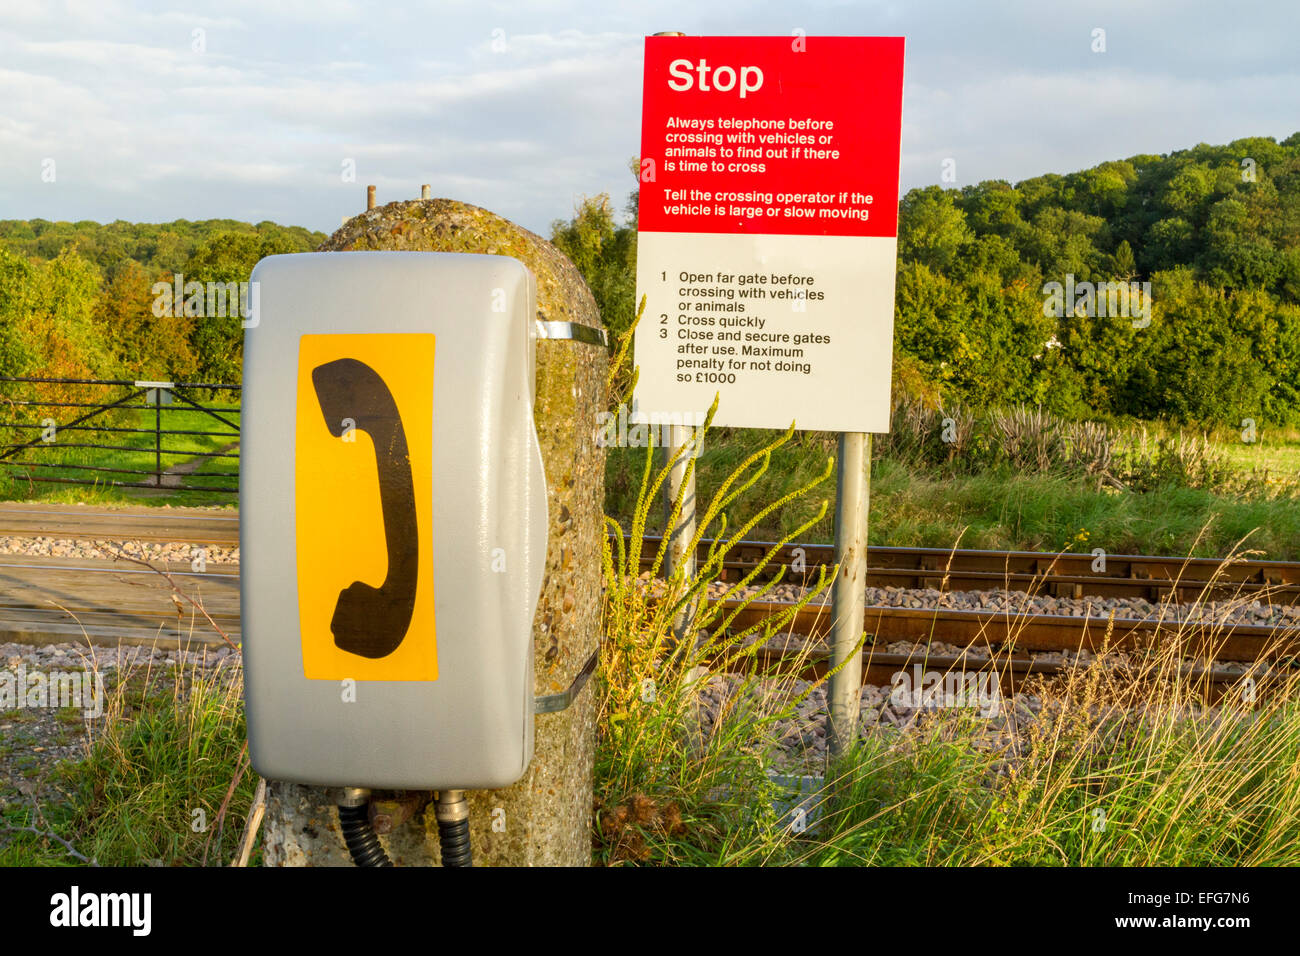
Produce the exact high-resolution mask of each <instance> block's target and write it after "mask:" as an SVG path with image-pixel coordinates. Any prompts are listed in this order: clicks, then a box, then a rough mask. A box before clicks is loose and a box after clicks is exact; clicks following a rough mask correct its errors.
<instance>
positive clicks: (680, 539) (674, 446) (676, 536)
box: [655, 30, 702, 639]
mask: <svg viewBox="0 0 1300 956" xmlns="http://www.w3.org/2000/svg"><path fill="white" fill-rule="evenodd" d="M655 36H657V37H681V36H686V34H685V33H682V32H681V31H679V30H663V31H661V32H659V33H656V34H655ZM664 432H666V434H667V440H666V441H665V443H664V463H665V464H667V463H668V462H669V461H671V460H672V457H673V455H675V454H677V450H678V449H679V448H681V447H682V446H684V445H685V444H686V443H687V442H688V441H690V440H691V437H692V434H693V432H694V429H692V428H691V427H690V426H688V425H669V426H666V428H665V429H664ZM701 437H702V436H697V437H696V440H697V441H698V440H699V439H700V438H701ZM699 453H700V449H699V446H698V445H697V446H696V447H694V448H693V449H691V455H683V456H682V457H681V459H680V460H679V461H678V463H677V465H676V466H675V467H674V468H673V469H672V471H671V472H669V474H668V481H667V482H666V483H665V486H664V536H665V537H667V538H668V551H667V553H666V554H665V555H664V577H665V578H670V577H672V576H673V573H674V572H675V571H677V570H679V569H680V570H681V571H682V578H683V580H685V581H687V582H689V581H690V580H691V578H693V577H695V549H694V548H693V547H691V541H692V539H693V538H694V537H695V471H694V469H692V470H691V472H690V474H689V475H688V474H687V472H686V466H687V464H688V463H689V462H690V460H691V456H692V455H695V456H698V455H699ZM678 495H681V496H682V511H681V514H680V515H679V516H678V521H677V524H676V526H674V527H671V528H670V527H669V526H668V522H669V520H670V519H671V517H672V513H673V504H674V503H675V502H676V501H677V497H678ZM694 617H695V614H694V607H687V608H684V609H683V610H682V612H681V613H680V614H678V615H677V617H676V618H674V620H673V634H674V635H676V636H677V637H678V638H679V639H680V638H682V637H684V636H686V630H687V625H688V624H689V623H690V621H691V620H692V619H693V618H694Z"/></svg>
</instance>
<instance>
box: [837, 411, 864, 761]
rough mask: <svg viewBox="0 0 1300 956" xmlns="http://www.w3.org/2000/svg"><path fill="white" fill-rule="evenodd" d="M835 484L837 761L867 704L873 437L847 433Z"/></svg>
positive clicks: (849, 743) (842, 438)
mask: <svg viewBox="0 0 1300 956" xmlns="http://www.w3.org/2000/svg"><path fill="white" fill-rule="evenodd" d="M837 465H838V467H837V474H836V479H835V560H836V562H837V563H838V564H839V572H838V573H837V574H836V575H835V583H834V585H833V586H832V592H831V667H839V665H840V664H841V663H843V664H844V666H843V668H842V669H840V670H839V671H838V672H837V673H835V674H834V675H833V676H832V677H831V679H830V681H829V682H828V686H827V688H826V703H827V707H828V709H829V712H830V721H829V726H828V727H827V730H826V743H827V747H828V750H829V753H830V756H831V757H832V758H834V757H838V756H840V755H841V754H843V753H844V752H845V751H846V750H848V749H849V747H851V746H852V744H853V741H854V739H855V738H856V737H857V733H858V708H859V706H860V704H861V702H862V649H861V647H859V643H860V642H861V640H862V626H863V622H864V619H865V617H866V599H867V515H868V505H869V503H870V500H871V436H870V435H868V434H866V433H864V432H841V433H840V438H839V461H838V463H837Z"/></svg>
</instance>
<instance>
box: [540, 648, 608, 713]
mask: <svg viewBox="0 0 1300 956" xmlns="http://www.w3.org/2000/svg"><path fill="white" fill-rule="evenodd" d="M599 659H600V648H599V647H597V648H596V649H595V650H594V651H592V653H591V658H590V659H589V660H588V661H587V663H586V664H585V665H584V666H583V668H582V670H580V671H578V676H577V677H575V678H573V683H572V684H570V685H569V689H568V690H566V691H564V692H563V693H560V694H547V695H546V696H545V697H534V698H533V713H534V714H554V713H558V712H559V711H561V710H567V709H568V707H569V705H570V704H572V703H573V701H574V700H575V699H576V698H577V696H578V695H579V694H580V693H582V688H583V686H584V685H585V684H586V683H587V679H588V678H589V677H591V675H592V674H594V673H595V672H596V662H597V660H599Z"/></svg>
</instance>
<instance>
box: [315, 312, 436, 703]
mask: <svg viewBox="0 0 1300 956" xmlns="http://www.w3.org/2000/svg"><path fill="white" fill-rule="evenodd" d="M434 338H435V337H434V336H433V335H432V334H431V333H424V332H415V333H394V334H339V335H304V336H302V338H301V339H300V341H299V344H298V408H297V422H296V431H295V440H294V442H295V443H294V451H293V454H294V502H295V505H294V506H295V521H296V535H297V554H298V622H299V627H300V629H301V634H302V664H303V672H304V674H305V675H306V677H307V678H308V679H309V680H344V679H346V678H352V679H354V680H358V681H361V680H417V681H431V680H437V679H438V650H437V644H436V642H435V640H434V627H433V622H434V614H433V528H432V523H433V515H432V514H431V511H432V506H433V497H432V484H433V353H434Z"/></svg>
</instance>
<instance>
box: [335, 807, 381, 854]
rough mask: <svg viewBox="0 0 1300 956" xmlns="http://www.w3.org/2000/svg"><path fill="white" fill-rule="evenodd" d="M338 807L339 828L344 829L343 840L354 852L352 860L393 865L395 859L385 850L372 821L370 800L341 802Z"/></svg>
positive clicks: (350, 850) (352, 852) (349, 850)
mask: <svg viewBox="0 0 1300 956" xmlns="http://www.w3.org/2000/svg"><path fill="white" fill-rule="evenodd" d="M338 809H339V828H340V829H341V830H342V831H343V842H344V843H346V844H347V845H348V852H349V853H351V854H352V862H353V863H355V864H356V865H357V866H392V865H393V861H392V860H390V859H389V858H388V854H387V853H386V852H384V848H383V846H382V845H380V843H379V836H378V834H376V833H375V828H374V826H373V825H372V824H371V823H370V805H369V801H367V802H366V803H363V804H361V805H360V806H345V805H344V804H339V808H338Z"/></svg>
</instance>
